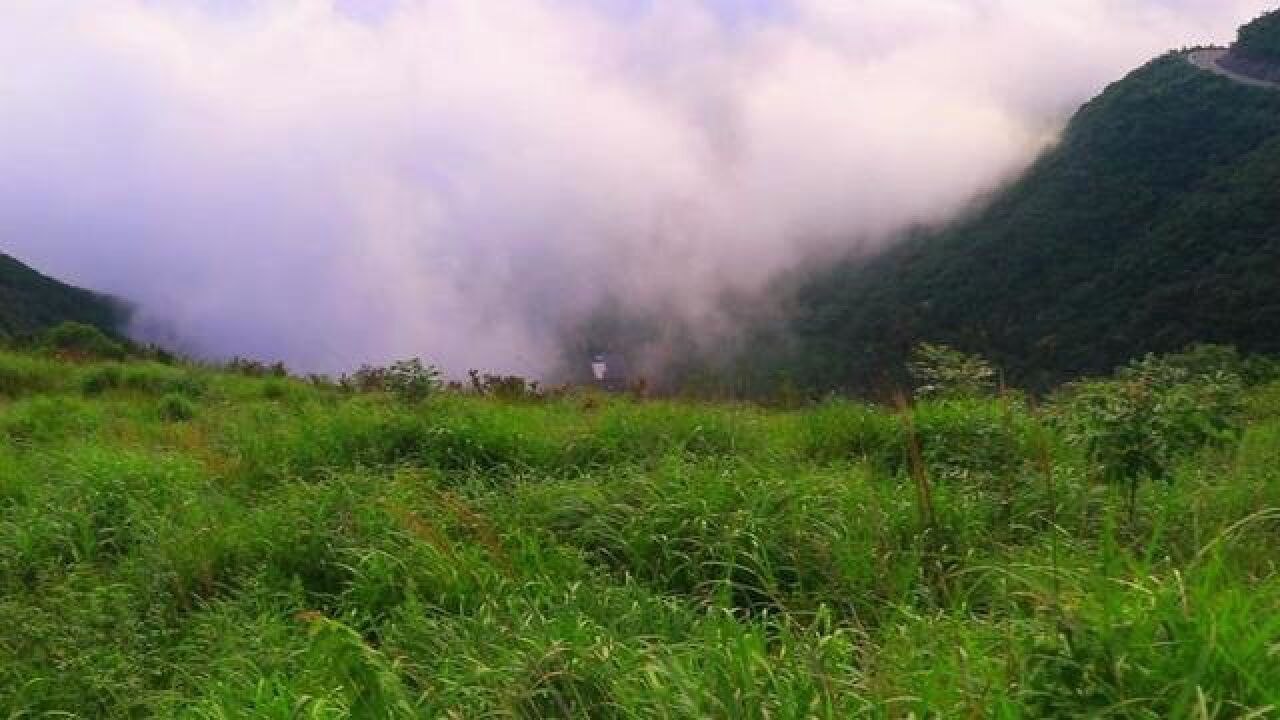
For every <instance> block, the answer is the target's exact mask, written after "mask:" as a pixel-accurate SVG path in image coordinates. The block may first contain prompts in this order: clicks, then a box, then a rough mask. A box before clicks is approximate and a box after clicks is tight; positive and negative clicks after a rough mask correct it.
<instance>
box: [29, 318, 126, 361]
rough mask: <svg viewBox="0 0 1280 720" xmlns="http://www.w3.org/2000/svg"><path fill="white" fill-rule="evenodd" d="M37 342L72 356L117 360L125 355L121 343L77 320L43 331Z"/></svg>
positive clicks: (46, 347)
mask: <svg viewBox="0 0 1280 720" xmlns="http://www.w3.org/2000/svg"><path fill="white" fill-rule="evenodd" d="M38 344H39V345H40V347H43V348H45V349H47V350H50V351H52V352H54V353H57V354H58V355H62V356H66V357H72V358H98V359H107V360H119V359H121V358H123V357H124V356H125V349H124V346H123V345H121V344H120V343H118V342H116V341H115V340H112V339H111V338H109V337H107V336H106V335H105V334H103V332H102V331H101V330H99V329H98V328H96V327H94V326H92V325H85V324H84V323H78V322H64V323H62V324H61V325H58V326H57V327H54V328H51V329H49V330H47V331H45V333H44V334H43V335H42V336H40V340H39V343H38Z"/></svg>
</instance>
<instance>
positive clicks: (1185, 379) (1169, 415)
mask: <svg viewBox="0 0 1280 720" xmlns="http://www.w3.org/2000/svg"><path fill="white" fill-rule="evenodd" d="M1241 385H1242V383H1241V380H1240V378H1239V377H1238V376H1236V375H1232V374H1229V373H1224V372H1221V371H1212V372H1207V373H1203V374H1199V373H1196V372H1193V371H1191V370H1188V369H1187V368H1186V367H1185V366H1184V364H1183V363H1182V362H1181V360H1179V359H1178V358H1176V357H1175V360H1174V361H1173V362H1170V361H1167V360H1165V359H1163V358H1158V357H1155V356H1147V357H1146V358H1145V359H1143V360H1140V361H1136V362H1134V363H1132V364H1130V365H1129V366H1127V367H1125V368H1123V369H1122V370H1120V371H1119V372H1118V373H1117V377H1116V378H1115V379H1114V380H1102V381H1093V382H1083V383H1077V384H1075V385H1073V386H1070V387H1069V389H1068V390H1067V391H1066V395H1065V398H1064V399H1063V400H1062V401H1060V403H1059V407H1058V408H1056V413H1055V417H1056V419H1057V421H1058V422H1059V423H1060V424H1061V425H1062V426H1063V427H1064V429H1065V430H1066V439H1067V441H1068V442H1069V443H1071V444H1073V445H1075V446H1077V447H1079V448H1081V449H1083V450H1084V452H1085V454H1086V456H1087V457H1088V458H1089V461H1090V463H1091V464H1092V466H1093V469H1094V472H1096V473H1097V474H1098V476H1100V477H1101V478H1102V479H1103V480H1105V481H1107V482H1112V483H1127V484H1128V486H1129V492H1130V503H1131V504H1130V510H1131V511H1132V510H1133V507H1132V502H1133V498H1134V495H1135V493H1136V491H1137V485H1138V483H1139V482H1141V481H1142V480H1143V479H1150V480H1158V481H1167V480H1169V479H1170V478H1171V476H1172V472H1173V469H1174V465H1175V463H1176V461H1178V460H1179V459H1181V458H1183V457H1185V456H1187V455H1189V454H1191V453H1194V452H1196V451H1198V450H1200V449H1202V448H1204V447H1206V446H1211V445H1221V444H1225V443H1227V442H1230V441H1232V440H1234V439H1236V438H1237V437H1238V436H1239V432H1240V424H1239V423H1240V412H1241V409H1242V408H1241V400H1240V398H1241V396H1242V387H1241Z"/></svg>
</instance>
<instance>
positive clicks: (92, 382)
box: [80, 365, 124, 395]
mask: <svg viewBox="0 0 1280 720" xmlns="http://www.w3.org/2000/svg"><path fill="white" fill-rule="evenodd" d="M123 378H124V373H123V372H122V371H121V370H120V366H119V365H103V366H101V367H96V368H93V369H92V370H90V371H89V372H87V373H85V374H84V376H83V377H82V378H81V379H80V391H81V392H83V393H84V394H85V395H101V394H102V393H104V392H107V391H108V390H115V389H116V388H118V387H120V386H121V385H122V384H123Z"/></svg>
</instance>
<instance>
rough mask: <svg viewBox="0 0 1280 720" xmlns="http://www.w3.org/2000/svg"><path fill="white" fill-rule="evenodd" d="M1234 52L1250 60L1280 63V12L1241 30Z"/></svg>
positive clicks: (1263, 17)
mask: <svg viewBox="0 0 1280 720" xmlns="http://www.w3.org/2000/svg"><path fill="white" fill-rule="evenodd" d="M1232 50H1233V51H1235V52H1239V53H1242V54H1243V55H1245V56H1246V57H1248V58H1250V59H1257V60H1265V61H1269V62H1277V63H1280V12H1269V13H1266V14H1265V15H1262V16H1261V17H1259V18H1258V19H1256V20H1254V21H1253V22H1251V23H1249V24H1247V25H1245V26H1244V27H1242V28H1240V37H1239V38H1238V40H1237V41H1236V44H1235V46H1234V47H1233V48H1232Z"/></svg>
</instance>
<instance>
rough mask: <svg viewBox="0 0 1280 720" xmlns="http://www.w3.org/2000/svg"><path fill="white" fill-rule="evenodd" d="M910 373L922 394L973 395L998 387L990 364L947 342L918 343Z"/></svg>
mask: <svg viewBox="0 0 1280 720" xmlns="http://www.w3.org/2000/svg"><path fill="white" fill-rule="evenodd" d="M907 372H908V373H909V374H910V375H911V379H912V380H914V381H915V383H916V395H917V396H919V397H973V396H979V395H987V394H990V393H991V392H992V391H993V390H994V389H995V377H996V371H995V369H994V368H992V367H991V365H990V363H988V362H987V361H986V360H984V359H982V358H981V357H979V356H977V355H968V354H965V353H962V352H960V351H959V350H956V349H954V348H951V347H948V346H946V345H931V344H929V343H921V344H920V345H917V346H916V348H915V350H914V351H913V352H912V354H911V361H910V362H909V363H908V364H907Z"/></svg>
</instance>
